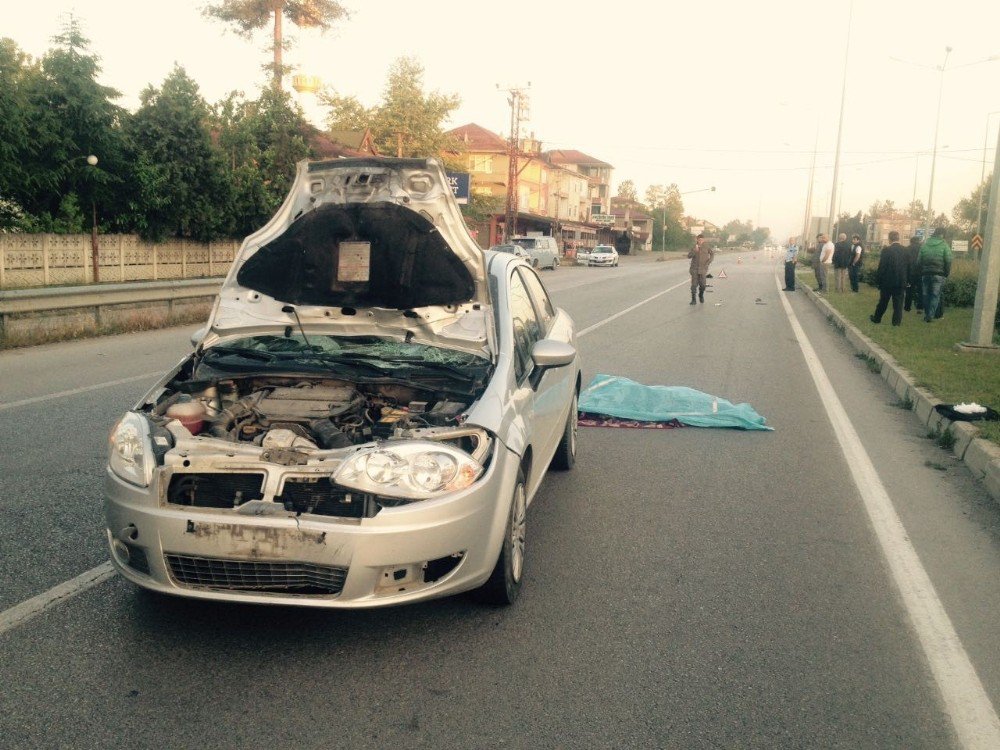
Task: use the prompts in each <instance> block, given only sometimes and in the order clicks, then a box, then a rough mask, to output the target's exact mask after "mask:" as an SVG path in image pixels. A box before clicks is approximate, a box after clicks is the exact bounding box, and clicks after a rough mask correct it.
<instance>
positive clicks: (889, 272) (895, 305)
mask: <svg viewBox="0 0 1000 750" xmlns="http://www.w3.org/2000/svg"><path fill="white" fill-rule="evenodd" d="M875 283H876V285H877V286H878V304H877V305H876V306H875V314H874V315H870V316H869V317H868V320H870V321H871V322H872V323H874V324H875V325H878V324H879V323H881V322H882V316H883V315H885V309H886V308H887V307H888V306H889V300H890V299H891V300H892V324H893V325H894V326H898V325H900V324H901V323H902V322H903V293H904V292H905V291H906V251H905V250H904V249H903V246H902V245H900V244H899V232H896V231H892V232H889V247H887V248H885V249H884V250H883V251H882V255H881V257H880V258H879V261H878V271H876V272H875Z"/></svg>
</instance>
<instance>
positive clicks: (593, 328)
mask: <svg viewBox="0 0 1000 750" xmlns="http://www.w3.org/2000/svg"><path fill="white" fill-rule="evenodd" d="M690 283H691V281H690V279H684V281H681V282H679V283H677V284H674V285H673V286H672V287H668V288H667V289H664V290H663V291H662V292H657V293H656V294H654V295H653V296H652V297H646V299H644V300H643V301H642V302H636V303H635V304H634V305H632V306H631V307H626V308H625V309H624V310H622V311H621V312H616V313H615V314H614V315H612V316H610V317H608V318H605V319H604V320H602V321H600V322H599V323H594V325H592V326H587V327H586V328H584V329H583V330H582V331H579V332H577V334H576V337H577V338H580V337H581V336H586V335H587V334H588V333H590V332H591V331H596V330H597V329H598V328H600V327H601V326H605V325H607V324H608V323H610V322H611V321H612V320H617V319H618V318H620V317H621V316H622V315H626V314H628V313H630V312H632V311H633V310H635V309H636V308H637V307H642V306H643V305H645V304H646V303H647V302H652V301H653V300H654V299H656V298H657V297H662V296H663V295H664V294H666V293H667V292H672V291H674V289H676V288H677V287H680V286H684V285H685V284H690Z"/></svg>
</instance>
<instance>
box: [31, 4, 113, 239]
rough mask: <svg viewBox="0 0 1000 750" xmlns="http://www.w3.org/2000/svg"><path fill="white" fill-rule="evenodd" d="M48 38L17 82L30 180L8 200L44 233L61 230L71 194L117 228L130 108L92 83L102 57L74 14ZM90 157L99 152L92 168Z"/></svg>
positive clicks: (109, 89)
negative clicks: (37, 60) (36, 65)
mask: <svg viewBox="0 0 1000 750" xmlns="http://www.w3.org/2000/svg"><path fill="white" fill-rule="evenodd" d="M53 42H54V43H55V44H56V47H55V49H53V50H50V51H49V52H48V53H46V55H45V56H44V57H43V58H42V61H41V67H40V70H38V71H33V72H32V73H31V74H29V75H26V76H24V78H23V79H22V84H23V88H24V102H25V103H26V106H27V108H28V112H29V116H28V117H27V122H28V125H27V141H28V143H29V144H30V147H29V148H28V149H27V150H26V152H25V153H24V155H23V160H22V162H23V169H24V172H25V174H27V175H30V179H28V180H27V181H25V183H24V184H23V185H22V187H21V188H20V189H18V190H15V191H13V195H12V197H13V198H14V199H15V200H17V201H18V202H19V203H20V204H21V206H22V207H23V208H24V209H25V211H27V212H28V213H29V214H31V215H33V216H34V217H36V218H37V219H38V221H39V222H40V226H41V228H42V229H43V230H44V231H59V230H60V226H59V225H58V220H59V217H60V216H61V215H62V214H64V213H65V211H66V210H68V206H69V205H70V203H67V202H66V197H67V196H68V195H69V194H73V195H74V196H76V197H77V198H78V199H79V200H78V201H77V203H76V205H77V209H76V212H77V213H78V212H79V210H80V208H81V207H82V210H83V211H84V212H86V213H91V212H93V213H97V209H98V208H99V209H100V215H99V216H100V220H101V221H102V223H109V224H113V225H120V221H121V219H120V216H119V208H120V206H121V205H122V200H121V196H122V193H123V185H124V182H123V179H122V176H123V175H125V174H126V173H127V172H128V167H127V164H126V155H125V144H124V140H123V134H122V124H123V122H125V121H126V120H127V119H128V113H127V112H126V111H125V110H124V109H122V108H121V107H119V106H117V105H116V104H114V103H113V100H114V99H117V98H119V97H120V96H121V94H119V92H117V91H116V90H115V89H112V88H109V87H107V86H102V85H100V84H99V83H98V82H97V76H98V75H99V74H100V72H101V68H100V65H99V58H98V57H97V56H96V55H92V54H90V53H89V52H88V47H89V44H90V42H89V40H88V39H87V38H86V37H84V35H83V32H82V29H81V26H80V23H79V21H78V20H77V19H76V18H75V17H74V16H72V15H71V16H69V18H68V20H67V21H66V23H65V24H64V26H63V29H62V31H61V32H60V33H59V34H57V35H56V36H55V37H54V38H53ZM90 154H93V155H96V156H97V157H98V163H97V165H96V166H95V165H90V164H88V163H87V161H86V158H87V156H88V155H90ZM64 218H67V217H64ZM53 222H55V223H53Z"/></svg>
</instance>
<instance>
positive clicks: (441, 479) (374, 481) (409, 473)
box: [333, 440, 483, 500]
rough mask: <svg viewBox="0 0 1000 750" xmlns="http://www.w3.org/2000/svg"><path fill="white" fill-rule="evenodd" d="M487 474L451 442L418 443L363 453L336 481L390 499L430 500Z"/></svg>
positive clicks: (349, 462) (346, 464)
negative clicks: (450, 443)
mask: <svg viewBox="0 0 1000 750" xmlns="http://www.w3.org/2000/svg"><path fill="white" fill-rule="evenodd" d="M482 473H483V465H482V464H481V463H479V462H478V461H476V460H475V459H474V458H473V457H472V456H470V455H469V454H468V453H466V452H465V451H462V450H459V449H458V448H455V447H454V446H451V445H448V444H447V443H438V442H433V441H429V440H426V441H425V440H414V441H405V442H399V443H386V444H383V445H380V446H377V447H375V448H369V449H367V450H363V451H359V452H358V453H355V454H354V455H353V456H351V457H350V458H348V459H347V460H346V461H344V463H342V464H341V465H340V467H339V468H338V469H337V471H336V472H334V474H333V481H334V482H336V483H337V484H339V485H341V486H342V487H350V488H351V489H356V490H360V491H362V492H369V493H371V494H374V495H384V496H386V497H398V498H405V499H407V500H428V499H430V498H432V497H437V496H439V495H445V494H447V493H449V492H458V491H459V490H464V489H465V488H466V487H468V486H470V485H471V484H472V483H473V482H475V481H476V480H477V479H479V477H480V476H482Z"/></svg>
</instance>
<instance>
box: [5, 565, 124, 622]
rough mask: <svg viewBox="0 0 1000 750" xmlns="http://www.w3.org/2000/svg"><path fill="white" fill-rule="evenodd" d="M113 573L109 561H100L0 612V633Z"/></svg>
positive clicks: (92, 585)
mask: <svg viewBox="0 0 1000 750" xmlns="http://www.w3.org/2000/svg"><path fill="white" fill-rule="evenodd" d="M114 574H115V572H114V569H113V568H112V567H111V563H110V562H106V563H101V564H100V565H98V566H97V567H96V568H91V569H90V570H88V571H87V572H86V573H81V574H80V575H78V576H77V577H76V578H72V579H70V580H68V581H66V582H65V583H60V584H59V585H58V586H53V587H52V588H50V589H49V590H48V591H46V592H44V593H41V594H39V595H38V596H33V597H32V598H30V599H28V600H27V601H24V602H21V603H20V604H18V605H17V606H15V607H11V608H10V609H8V610H6V611H4V612H0V635H2V634H3V633H5V632H7V631H8V630H11V629H13V628H16V627H17V626H18V625H20V624H21V623H24V622H26V621H28V620H30V619H31V618H32V617H34V616H35V615H40V614H41V613H42V612H44V611H45V610H46V609H48V608H49V607H52V606H54V605H56V604H59V603H60V602H61V601H64V600H66V599H71V598H73V597H74V596H76V595H77V594H82V593H83V592H84V591H86V590H87V589H90V588H93V587H94V586H96V585H97V584H99V583H104V582H105V581H106V580H108V579H109V578H111V576H113V575H114Z"/></svg>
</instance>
